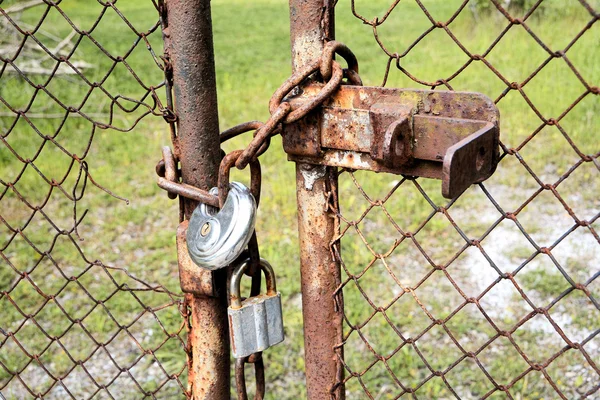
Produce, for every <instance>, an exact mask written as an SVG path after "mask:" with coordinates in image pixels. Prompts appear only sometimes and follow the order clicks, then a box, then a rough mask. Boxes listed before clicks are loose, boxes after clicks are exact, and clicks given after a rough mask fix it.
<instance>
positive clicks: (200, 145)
mask: <svg viewBox="0 0 600 400" xmlns="http://www.w3.org/2000/svg"><path fill="white" fill-rule="evenodd" d="M166 5H167V15H168V27H167V29H166V30H165V33H164V34H165V41H166V43H167V46H166V51H167V54H168V56H169V59H170V62H171V65H172V68H173V91H174V98H175V113H176V115H177V132H178V139H177V143H176V155H177V156H178V158H179V161H180V163H181V175H182V176H181V178H182V182H183V183H186V184H189V185H192V186H195V187H197V188H200V189H205V190H208V189H210V188H211V187H214V186H216V185H217V177H218V169H219V163H220V154H221V153H220V146H219V120H218V113H217V90H216V81H215V65H214V50H213V40H212V39H213V37H212V21H211V9H210V0H185V1H184V0H167V1H166ZM196 205H197V202H195V201H192V200H189V199H183V204H182V207H183V209H184V216H185V218H186V219H188V218H189V217H190V216H191V214H192V212H193V211H194V209H195V207H196ZM203 273H211V272H208V271H204V272H203ZM215 278H216V279H214V281H213V282H214V284H215V286H217V288H218V287H222V288H224V287H225V284H226V282H225V280H224V279H221V277H215ZM225 294H226V290H221V291H220V295H219V296H214V297H213V296H203V295H198V294H189V293H187V294H186V296H187V303H188V304H189V306H190V311H191V316H190V317H191V323H190V331H189V337H188V345H189V346H190V350H191V353H192V357H191V360H190V363H189V379H188V381H189V385H190V390H191V395H192V398H193V399H195V400H200V399H207V400H208V399H211V400H224V399H229V396H230V394H229V385H230V383H229V382H230V365H229V333H228V322H227V299H226V297H225Z"/></svg>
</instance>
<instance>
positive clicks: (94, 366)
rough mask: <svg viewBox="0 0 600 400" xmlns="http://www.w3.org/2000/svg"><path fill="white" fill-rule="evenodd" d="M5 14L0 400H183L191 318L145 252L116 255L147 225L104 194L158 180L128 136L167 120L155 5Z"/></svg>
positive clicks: (7, 7)
mask: <svg viewBox="0 0 600 400" xmlns="http://www.w3.org/2000/svg"><path fill="white" fill-rule="evenodd" d="M1 3H2V4H1V8H0V14H1V15H0V63H1V66H0V129H1V135H0V140H1V141H2V145H0V159H1V160H2V164H1V166H0V169H1V171H2V173H1V175H2V178H1V179H2V180H1V181H0V184H1V185H0V204H1V206H0V207H1V208H0V221H1V222H2V223H1V224H0V230H1V231H2V239H1V243H2V244H1V245H0V256H1V260H0V264H1V266H0V290H1V292H0V309H1V310H2V321H1V322H0V393H1V394H2V396H3V398H6V399H23V398H31V397H36V398H41V397H43V398H49V399H65V398H78V399H79V398H92V397H93V398H113V399H122V398H176V397H177V396H179V397H184V394H185V392H186V386H187V383H186V381H187V378H186V354H185V346H186V343H185V342H186V329H185V323H184V322H183V321H184V319H182V318H181V314H182V313H183V314H185V311H184V307H182V297H181V295H180V294H179V291H178V290H177V287H176V286H174V285H171V286H170V287H166V286H165V282H166V281H167V280H169V279H170V281H175V282H176V278H175V279H173V278H165V277H164V276H161V275H160V274H158V275H157V274H156V271H148V270H146V269H144V265H143V264H144V262H143V259H144V257H143V256H144V255H145V254H144V253H143V252H142V253H140V254H137V253H136V252H140V251H141V250H139V249H137V250H136V249H129V250H131V253H136V254H135V255H136V256H137V258H136V259H134V260H131V259H129V261H127V260H126V256H125V255H123V254H119V252H120V247H119V245H120V243H119V242H126V241H127V240H128V239H131V238H132V237H135V236H141V235H143V234H146V233H148V231H147V230H145V229H144V225H146V224H148V221H147V220H145V219H143V218H142V219H141V220H140V218H138V220H139V221H138V222H136V220H135V215H133V216H132V214H127V215H128V216H129V217H128V219H127V220H126V222H124V220H123V215H125V214H124V211H123V210H122V206H124V205H125V204H124V203H123V202H121V201H127V200H125V199H124V198H122V197H120V193H118V191H115V193H113V192H111V190H113V188H123V187H128V186H133V187H134V189H135V190H134V191H133V195H134V196H135V198H134V200H135V202H138V203H139V202H140V201H144V194H143V192H144V189H143V188H144V187H148V186H149V184H148V182H152V180H146V181H144V182H142V183H140V184H139V185H137V184H136V182H135V181H133V180H132V179H133V178H132V175H131V174H129V173H127V172H126V171H124V169H132V165H133V166H135V164H136V163H137V162H138V160H136V159H135V155H136V152H135V147H134V146H133V144H135V143H132V140H133V141H136V140H148V137H149V136H148V135H142V136H131V135H134V133H135V132H144V131H163V132H165V131H168V129H165V128H166V127H167V126H166V125H165V123H164V120H163V117H164V118H165V119H166V120H167V121H169V122H171V123H172V122H173V118H171V117H170V116H171V115H172V113H171V112H170V111H169V109H170V107H167V106H166V104H167V103H166V96H165V87H164V86H165V79H164V72H165V71H164V69H165V65H168V64H167V63H165V61H164V60H163V59H162V58H161V57H160V54H162V34H161V20H160V13H161V10H162V4H161V3H156V2H155V3H153V2H151V1H148V2H144V3H141V2H138V3H127V2H118V5H117V2H116V1H107V2H102V1H98V2H91V1H85V2H84V1H74V2H73V1H72V2H60V1H58V2H51V1H46V0H30V1H10V0H6V1H4V2H1ZM132 138H133V139H132ZM137 143H138V144H139V142H137ZM134 169H135V168H134ZM138 172H139V171H138ZM127 202H128V201H127ZM135 202H134V203H135ZM88 209H89V210H91V211H90V212H89V213H88ZM135 210H136V209H135V208H134V211H135ZM125 213H127V212H125ZM172 215H173V214H172ZM175 215H176V214H175ZM98 257H102V259H100V258H98ZM105 259H109V260H111V262H109V261H103V260H105ZM122 259H123V260H122ZM129 263H130V264H129ZM138 264H142V265H138ZM151 272H153V273H154V274H153V273H151ZM163 275H164V274H163ZM2 396H0V397H2Z"/></svg>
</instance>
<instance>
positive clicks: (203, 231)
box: [186, 182, 256, 270]
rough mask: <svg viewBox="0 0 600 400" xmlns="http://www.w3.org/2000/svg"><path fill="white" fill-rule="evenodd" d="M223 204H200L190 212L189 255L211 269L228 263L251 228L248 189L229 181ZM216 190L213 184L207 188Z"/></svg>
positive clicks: (244, 243) (252, 213)
mask: <svg viewBox="0 0 600 400" xmlns="http://www.w3.org/2000/svg"><path fill="white" fill-rule="evenodd" d="M229 187H230V190H229V193H228V194H227V199H226V200H225V203H224V204H223V207H222V208H221V209H220V210H218V209H217V208H215V207H211V206H209V205H206V204H200V205H198V207H197V208H196V209H195V210H194V212H193V213H192V216H191V218H190V223H189V226H188V230H187V237H186V240H187V246H188V252H189V254H190V257H191V259H192V260H193V261H194V262H195V263H196V264H197V265H198V266H200V267H202V268H205V269H208V270H215V269H219V268H224V267H226V266H228V265H229V264H231V263H232V262H233V261H234V260H235V259H236V258H237V257H238V256H239V255H240V254H241V253H242V251H243V250H244V249H245V248H246V246H247V245H248V241H250V237H251V236H252V233H253V232H254V224H255V222H256V202H255V201H254V196H252V193H251V192H250V190H249V189H248V188H247V187H246V186H244V185H242V184H241V183H239V182H231V183H230V184H229ZM210 193H211V194H214V195H216V194H218V190H217V188H216V187H215V188H212V189H211V190H210Z"/></svg>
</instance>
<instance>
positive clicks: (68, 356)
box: [0, 0, 600, 399]
mask: <svg viewBox="0 0 600 400" xmlns="http://www.w3.org/2000/svg"><path fill="white" fill-rule="evenodd" d="M599 9H600V4H598V2H597V1H592V0H580V1H572V2H569V4H568V5H565V4H564V2H562V1H558V0H556V1H552V0H544V1H542V0H539V1H517V0H513V1H508V0H504V1H499V0H491V1H467V0H464V1H463V0H452V1H425V0H402V1H399V0H396V1H393V2H392V1H391V0H390V1H389V2H387V1H386V2H382V1H378V2H372V1H359V0H350V1H345V2H343V1H339V2H338V3H337V4H336V14H337V15H338V24H337V26H336V29H337V34H336V37H337V38H338V39H339V40H341V41H343V42H344V43H346V44H348V45H349V47H350V48H352V49H353V50H354V51H355V52H356V53H357V56H358V59H359V62H360V65H361V76H362V77H363V79H364V80H365V84H382V85H384V86H390V87H420V88H439V89H442V90H467V91H479V92H482V93H485V94H487V95H488V96H490V97H491V98H492V99H494V100H495V101H496V103H497V105H498V107H499V109H500V112H501V139H502V160H501V162H500V165H499V167H498V170H497V171H496V173H495V174H494V176H492V177H491V178H490V179H489V180H488V181H486V182H484V183H482V184H480V185H477V186H473V187H472V188H470V189H469V190H468V191H467V192H465V193H464V194H463V195H462V196H461V197H459V198H458V199H455V200H453V201H450V202H448V201H447V200H444V199H443V198H442V197H441V196H440V194H439V193H440V190H439V182H434V181H429V180H424V179H413V178H410V177H399V176H392V175H387V174H373V173H368V172H365V171H359V172H353V171H340V186H339V195H338V202H337V203H338V204H339V205H338V207H337V208H336V209H334V210H333V211H334V212H335V213H336V214H337V215H338V217H339V226H338V238H337V241H336V244H337V243H341V246H340V247H337V246H332V252H333V254H334V256H335V257H336V259H337V260H338V261H339V262H340V264H341V266H342V276H343V279H342V284H341V285H340V287H339V288H338V290H337V296H338V300H340V301H343V304H344V337H343V342H342V343H340V344H339V347H338V348H337V349H336V352H337V354H338V355H339V357H340V360H341V362H342V365H343V367H344V370H345V371H344V372H345V375H344V378H343V380H341V381H340V382H338V384H344V385H345V386H346V394H347V398H350V399H355V398H365V397H367V398H371V399H388V398H389V399H396V398H409V397H413V398H439V399H441V398H462V399H470V398H505V397H508V398H557V397H560V398H565V399H567V398H568V399H571V398H590V399H591V398H597V397H598V396H599V393H600V384H599V383H598V382H599V381H600V368H599V363H600V337H599V335H598V333H599V332H600V326H599V324H598V321H599V320H600V318H599V317H600V313H599V309H600V307H599V301H598V296H599V293H600V279H598V275H599V274H600V271H599V269H598V260H600V236H599V233H598V232H599V229H600V228H599V227H600V222H598V218H599V216H600V203H599V201H598V198H597V195H596V193H598V191H599V189H600V187H599V186H600V185H599V183H600V180H599V179H598V172H599V171H600V162H599V160H598V157H599V156H600V149H599V148H598V140H597V134H596V132H597V129H598V123H597V119H595V118H596V115H597V114H598V113H599V112H600V110H599V108H598V93H599V89H598V82H599V80H600V75H599V74H600V70H599V69H598V64H597V59H598V49H599V48H600V46H599V44H600V35H599V31H598V24H597V22H598V15H599V14H598V11H599ZM163 11H164V10H163V4H162V2H160V1H158V2H153V1H147V2H144V3H133V2H131V3H127V2H118V4H117V2H116V1H112V2H110V1H109V2H102V1H98V2H85V5H84V2H83V1H72V2H66V1H63V2H51V1H48V0H28V1H17V0H12V1H11V0H5V1H4V2H3V3H2V4H1V8H0V14H1V15H0V32H1V35H0V62H1V63H2V67H1V68H0V132H1V134H0V138H1V140H2V145H0V159H1V160H2V163H1V165H0V170H1V174H0V175H1V181H0V183H1V185H0V204H1V206H0V220H1V221H2V224H0V227H1V228H0V229H1V230H2V242H1V245H0V256H1V261H0V263H1V264H2V265H1V267H0V307H1V309H2V321H1V322H0V394H1V395H2V396H4V397H5V398H7V399H21V398H30V397H44V398H50V399H58V398H60V399H63V398H92V397H94V398H116V399H119V398H142V397H144V398H145V397H149V398H177V397H186V396H189V392H187V370H186V366H187V364H186V349H187V348H188V347H187V343H186V342H187V336H186V320H187V308H188V307H187V306H186V304H185V302H184V300H183V297H182V296H181V295H180V291H179V288H178V287H177V286H178V281H177V276H173V275H172V274H173V273H176V271H175V268H173V264H168V262H167V264H166V265H165V264H160V263H158V265H159V268H163V267H164V268H163V269H164V270H156V268H154V269H149V268H147V264H146V263H145V261H144V260H146V259H150V258H152V259H154V260H156V259H157V258H160V257H165V254H164V253H160V251H158V250H152V249H153V248H154V247H157V246H155V244H154V243H153V242H151V241H150V242H148V243H147V246H146V247H147V248H144V249H140V248H137V247H129V248H125V249H124V250H125V251H127V252H129V253H131V254H132V256H129V257H128V256H127V255H125V254H123V253H122V252H121V250H120V246H119V245H117V244H119V243H120V242H126V241H127V240H128V239H130V238H132V237H136V238H139V237H140V236H144V235H147V236H160V234H156V232H159V231H161V232H162V231H164V232H165V233H164V235H165V236H168V237H169V238H171V237H172V236H173V229H171V228H168V229H165V226H172V221H171V222H169V223H168V224H163V222H165V221H163V220H162V219H161V216H160V215H159V214H160V213H153V215H152V216H151V217H150V218H148V215H145V214H147V213H146V211H147V210H146V209H144V208H141V209H135V208H134V209H133V210H132V211H131V212H129V213H127V214H125V213H123V212H121V211H119V210H120V209H121V206H122V205H124V203H123V201H125V199H124V198H122V197H120V196H121V195H122V194H123V192H126V193H129V194H131V195H133V196H136V197H135V199H139V201H140V202H141V203H148V202H152V201H153V200H150V198H151V197H152V196H154V194H147V193H146V190H147V189H145V188H147V187H148V186H150V185H149V184H148V182H150V181H153V177H151V178H148V179H146V178H144V180H142V182H139V184H138V183H137V182H136V181H135V179H139V177H138V178H135V177H134V176H133V175H132V172H131V171H132V170H136V169H138V168H139V167H138V166H139V160H138V159H136V157H141V156H140V155H139V154H137V153H136V152H135V148H136V146H135V145H138V146H139V143H140V140H150V139H149V137H150V135H147V134H146V135H141V136H135V135H136V133H137V132H155V131H159V132H164V131H168V129H167V127H168V126H170V130H171V135H172V138H173V137H175V127H174V116H173V113H172V111H171V110H172V107H171V96H170V88H169V80H168V79H167V80H165V78H164V76H165V73H166V75H167V77H169V63H168V60H165V59H163V58H162V57H161V56H160V55H161V54H162V36H161V15H164V14H163ZM349 21H352V22H351V23H352V24H354V26H352V27H350V26H349V24H350V22H349ZM357 25H361V28H362V29H363V30H362V31H360V34H356V33H357V32H359V31H358V30H357V28H355V26H357ZM375 43H376V44H375ZM165 86H167V87H165ZM165 122H166V123H165ZM159 141H162V142H163V143H161V144H164V138H161V139H160V140H159ZM157 148H158V147H157ZM138 172H139V171H138ZM150 172H151V171H150ZM150 176H151V175H150ZM113 192H114V193H113ZM126 197H127V196H126ZM165 202H166V200H164V196H163V197H161V199H160V201H159V203H160V204H161V205H162V206H163V207H164V203H165ZM87 210H90V211H89V212H88V211H87ZM173 211H174V209H173ZM174 212H176V211H174ZM125 215H127V217H126V218H125V217H124V216H125ZM172 215H174V214H172ZM123 221H127V222H123ZM159 239H160V238H159ZM157 240H158V239H157ZM115 243H117V244H115ZM136 243H137V242H136ZM172 246H173V244H171V248H170V249H169V251H170V254H171V256H174V254H173V253H174V250H173V247H172ZM100 258H102V259H100ZM153 265H157V263H153ZM166 271H168V272H166ZM182 317H183V318H182ZM295 378H297V379H302V377H300V376H295ZM269 379H276V377H269Z"/></svg>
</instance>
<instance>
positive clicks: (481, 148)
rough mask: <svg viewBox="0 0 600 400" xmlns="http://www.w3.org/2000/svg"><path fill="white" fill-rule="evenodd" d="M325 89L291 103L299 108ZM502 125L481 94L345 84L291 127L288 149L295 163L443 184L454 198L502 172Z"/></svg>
mask: <svg viewBox="0 0 600 400" xmlns="http://www.w3.org/2000/svg"><path fill="white" fill-rule="evenodd" d="M320 87H321V85H320V84H311V85H308V86H306V87H305V88H304V89H303V92H302V93H301V94H299V95H297V96H296V97H294V98H291V99H287V100H288V101H289V102H290V103H291V105H292V107H295V106H297V104H298V103H301V102H302V101H303V99H304V98H306V97H310V96H311V95H312V94H313V93H314V92H318V91H319V90H320ZM498 126H499V114H498V110H497V108H496V106H495V104H494V103H493V102H492V101H491V100H490V99H489V98H487V97H486V96H484V95H482V94H479V93H469V92H449V91H439V90H435V91H432V90H408V89H392V88H378V87H362V86H342V87H341V88H340V89H339V90H338V91H337V92H336V93H335V94H334V95H333V96H332V97H331V98H330V99H329V100H327V101H326V102H325V103H324V104H323V106H322V107H320V108H318V109H316V110H314V111H313V112H311V113H310V114H309V115H307V116H306V117H305V118H303V119H302V120H299V121H297V122H295V123H293V124H289V125H285V126H284V131H283V144H284V149H285V151H286V152H287V153H288V155H289V159H290V160H293V161H301V162H308V163H313V164H322V165H329V166H339V167H345V168H350V169H364V170H371V171H375V172H390V173H394V174H403V175H411V176H419V177H426V178H436V179H441V180H442V194H443V195H444V197H447V198H454V197H456V196H458V195H459V194H460V193H462V192H463V191H464V190H466V189H467V188H468V187H469V185H471V184H473V183H477V182H481V181H483V180H485V179H487V178H488V177H489V176H491V174H492V173H493V172H494V170H495V168H496V165H497V164H498V159H499V150H498V145H499V128H498Z"/></svg>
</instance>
